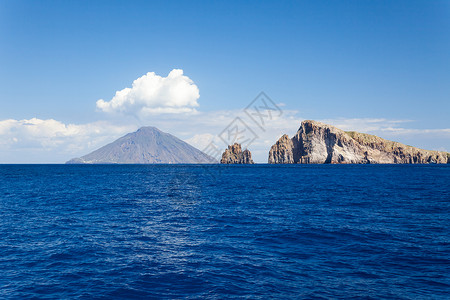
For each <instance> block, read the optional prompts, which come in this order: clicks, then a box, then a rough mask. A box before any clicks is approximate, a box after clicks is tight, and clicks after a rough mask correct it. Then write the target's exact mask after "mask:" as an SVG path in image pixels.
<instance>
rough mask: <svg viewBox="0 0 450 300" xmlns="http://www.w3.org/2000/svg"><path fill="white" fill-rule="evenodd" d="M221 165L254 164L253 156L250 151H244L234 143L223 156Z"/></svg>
mask: <svg viewBox="0 0 450 300" xmlns="http://www.w3.org/2000/svg"><path fill="white" fill-rule="evenodd" d="M220 163H221V164H253V160H252V154H251V153H250V151H249V150H247V149H245V150H244V151H242V149H241V145H240V144H238V143H234V144H233V145H230V146H228V149H226V150H225V152H224V153H223V154H222V159H221V160H220Z"/></svg>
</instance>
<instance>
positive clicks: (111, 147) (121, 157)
mask: <svg viewBox="0 0 450 300" xmlns="http://www.w3.org/2000/svg"><path fill="white" fill-rule="evenodd" d="M197 163H199V164H200V163H217V161H216V160H215V159H214V158H212V157H210V156H208V155H206V154H205V153H203V152H202V151H200V150H198V149H196V148H194V147H192V146H191V145H189V144H187V143H185V142H183V141H182V140H180V139H178V138H177V137H175V136H173V135H171V134H168V133H165V132H162V131H160V130H159V129H157V128H155V127H142V128H140V129H138V130H137V131H136V132H133V133H129V134H127V135H125V136H123V137H121V138H119V139H117V140H116V141H114V142H112V143H110V144H108V145H106V146H103V147H101V148H100V149H98V150H95V151H94V152H92V153H90V154H87V155H85V156H82V157H80V158H74V159H71V160H69V161H68V162H67V164H197Z"/></svg>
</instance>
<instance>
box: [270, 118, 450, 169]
mask: <svg viewBox="0 0 450 300" xmlns="http://www.w3.org/2000/svg"><path fill="white" fill-rule="evenodd" d="M290 141H291V143H290V142H289V138H288V136H287V135H283V136H282V137H281V138H280V139H279V140H278V141H277V143H276V144H275V145H273V146H272V148H271V149H270V151H269V163H278V164H281V163H300V164H323V163H332V164H336V163H339V164H342V163H349V164H372V163H374V164H426V163H439V164H442V163H450V153H447V152H441V151H429V150H422V149H419V148H415V147H411V146H407V145H404V144H401V143H397V142H392V141H388V140H385V139H382V138H380V137H377V136H374V135H370V134H364V133H358V132H354V131H349V132H345V131H343V130H341V129H338V128H336V127H334V126H331V125H326V124H323V123H320V122H316V121H310V120H308V121H303V122H302V124H301V126H300V128H299V130H298V131H297V134H296V135H295V136H294V137H293V138H292V139H291V140H290ZM291 153H292V154H291Z"/></svg>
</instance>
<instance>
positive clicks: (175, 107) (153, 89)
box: [97, 69, 200, 117]
mask: <svg viewBox="0 0 450 300" xmlns="http://www.w3.org/2000/svg"><path fill="white" fill-rule="evenodd" d="M199 97H200V92H199V89H198V87H197V86H196V85H195V84H194V82H193V81H192V80H191V79H190V78H189V77H187V76H185V75H183V70H181V69H173V70H172V71H171V72H170V73H169V75H168V76H167V77H161V76H159V75H156V74H155V73H154V72H148V73H147V74H145V75H144V76H142V77H139V78H138V79H136V80H135V81H133V84H132V87H131V88H124V89H123V90H120V91H117V92H116V94H115V96H114V97H113V98H112V99H111V100H110V101H105V100H103V99H100V100H98V101H97V108H98V109H99V110H101V111H103V112H106V113H120V114H129V115H135V116H138V117H143V116H146V115H150V114H156V113H192V112H196V110H195V107H198V106H199V104H198V102H197V100H198V98H199Z"/></svg>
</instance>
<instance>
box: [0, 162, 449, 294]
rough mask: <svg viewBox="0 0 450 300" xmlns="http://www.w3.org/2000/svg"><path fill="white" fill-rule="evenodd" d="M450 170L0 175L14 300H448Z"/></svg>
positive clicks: (5, 257) (78, 170)
mask: <svg viewBox="0 0 450 300" xmlns="http://www.w3.org/2000/svg"><path fill="white" fill-rule="evenodd" d="M449 227H450V165H391V166H389V165H284V166H280V165H278V166H275V165H254V166H221V165H215V166H213V165H210V166H187V165H95V166H88V165H0V298H1V299H12V298H14V299H24V298H37V299H39V298H45V299H66V298H69V299H122V298H147V299H173V298H176V299H180V298H182V299H198V298H209V299H228V298H249V299H268V298H276V299H309V298H319V299H320V298H323V299H330V298H342V299H343V298H345V299H353V298H354V299H360V298H366V299H370V298H372V299H389V298H395V299H449V296H450V229H449Z"/></svg>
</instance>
